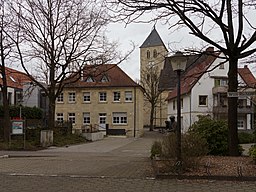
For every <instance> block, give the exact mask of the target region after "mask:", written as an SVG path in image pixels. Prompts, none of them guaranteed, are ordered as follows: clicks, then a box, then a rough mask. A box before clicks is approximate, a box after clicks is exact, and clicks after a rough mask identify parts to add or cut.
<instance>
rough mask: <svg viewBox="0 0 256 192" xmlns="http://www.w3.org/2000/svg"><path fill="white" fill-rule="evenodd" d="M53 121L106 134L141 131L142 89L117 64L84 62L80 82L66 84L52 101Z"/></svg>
mask: <svg viewBox="0 0 256 192" xmlns="http://www.w3.org/2000/svg"><path fill="white" fill-rule="evenodd" d="M56 120H57V121H63V120H70V121H72V123H73V129H78V130H79V129H81V128H85V127H89V128H90V129H92V130H101V131H103V132H104V131H105V132H106V134H108V135H126V136H128V137H139V136H141V135H142V134H143V92H142V89H141V87H140V86H139V85H138V84H137V83H135V82H134V81H133V80H132V79H131V78H130V77H129V76H128V75H127V74H126V73H125V72H124V71H122V70H121V69H120V68H119V67H118V66H117V65H112V64H111V65H110V64H108V65H97V66H95V65H88V66H86V67H85V68H84V71H83V74H82V77H81V80H80V81H77V82H75V83H70V84H69V85H68V86H66V87H65V88H64V89H63V92H62V93H61V94H60V96H59V97H58V98H57V101H56Z"/></svg>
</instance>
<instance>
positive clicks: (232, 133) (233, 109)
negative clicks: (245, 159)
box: [228, 58, 239, 156]
mask: <svg viewBox="0 0 256 192" xmlns="http://www.w3.org/2000/svg"><path fill="white" fill-rule="evenodd" d="M237 65H238V60H237V59H235V58H230V60H229V72H228V92H237V87H238V80H237V76H238V75H237V72H238V70H237V68H238V66H237ZM237 99H238V98H237V97H229V98H228V147H229V155H230V156H238V155H239V151H238V131H237Z"/></svg>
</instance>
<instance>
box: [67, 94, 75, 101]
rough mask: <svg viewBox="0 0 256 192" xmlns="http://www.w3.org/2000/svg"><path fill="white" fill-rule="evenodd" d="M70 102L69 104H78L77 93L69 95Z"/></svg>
mask: <svg viewBox="0 0 256 192" xmlns="http://www.w3.org/2000/svg"><path fill="white" fill-rule="evenodd" d="M68 102H69V103H74V102H76V93H75V92H71V93H68Z"/></svg>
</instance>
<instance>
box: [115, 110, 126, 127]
mask: <svg viewBox="0 0 256 192" xmlns="http://www.w3.org/2000/svg"><path fill="white" fill-rule="evenodd" d="M113 124H127V113H125V112H124V113H122V112H120V113H116V112H114V113H113Z"/></svg>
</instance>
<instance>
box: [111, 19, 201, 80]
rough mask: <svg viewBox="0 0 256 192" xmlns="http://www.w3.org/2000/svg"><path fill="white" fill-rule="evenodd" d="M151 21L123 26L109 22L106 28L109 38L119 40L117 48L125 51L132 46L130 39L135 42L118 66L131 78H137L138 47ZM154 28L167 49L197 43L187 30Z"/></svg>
mask: <svg viewBox="0 0 256 192" xmlns="http://www.w3.org/2000/svg"><path fill="white" fill-rule="evenodd" d="M153 26H154V24H153V23H147V24H146V23H134V24H129V25H127V26H125V25H124V24H117V23H115V24H110V25H109V27H108V30H107V36H108V38H109V39H110V40H114V41H118V42H119V49H120V51H122V52H127V51H128V50H130V49H131V48H132V46H131V41H132V42H134V43H135V46H136V48H135V50H134V51H133V53H132V54H131V56H130V58H129V60H127V61H125V62H123V63H121V64H120V65H119V66H120V67H121V68H122V69H123V70H124V71H125V72H126V73H127V74H128V75H129V76H130V77H131V78H132V79H133V80H137V79H139V74H140V50H139V47H140V46H141V45H142V43H143V42H144V41H145V40H146V38H147V37H148V35H149V34H150V32H151V30H152V28H153ZM156 30H157V31H158V33H159V35H160V37H161V38H162V40H163V42H164V44H165V46H166V47H167V49H168V50H169V51H171V50H172V51H177V50H182V49H184V48H185V47H194V46H195V45H196V44H199V40H197V39H195V38H194V37H193V36H191V35H188V31H187V30H185V29H182V30H180V31H171V30H169V29H168V26H167V25H163V24H161V23H157V24H156Z"/></svg>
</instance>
